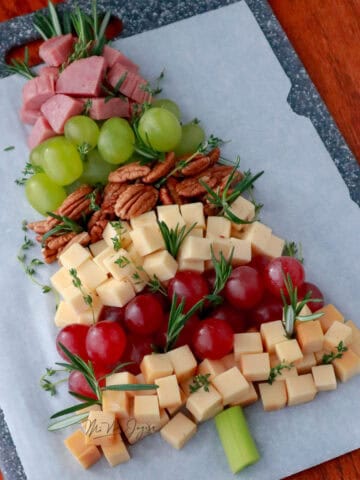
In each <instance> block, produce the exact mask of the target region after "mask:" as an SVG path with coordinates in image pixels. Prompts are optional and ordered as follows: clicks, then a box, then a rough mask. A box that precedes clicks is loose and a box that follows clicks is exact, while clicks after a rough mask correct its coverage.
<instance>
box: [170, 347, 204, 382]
mask: <svg viewBox="0 0 360 480" xmlns="http://www.w3.org/2000/svg"><path fill="white" fill-rule="evenodd" d="M168 355H169V359H170V362H171V364H172V366H173V367H174V372H175V375H176V378H177V381H178V382H179V383H180V382H183V381H184V380H186V379H188V378H190V377H192V376H193V375H194V374H195V371H196V368H197V361H196V358H195V357H194V355H193V353H192V351H191V350H190V348H189V346H188V345H183V346H181V347H178V348H175V349H174V350H170V352H169V353H168Z"/></svg>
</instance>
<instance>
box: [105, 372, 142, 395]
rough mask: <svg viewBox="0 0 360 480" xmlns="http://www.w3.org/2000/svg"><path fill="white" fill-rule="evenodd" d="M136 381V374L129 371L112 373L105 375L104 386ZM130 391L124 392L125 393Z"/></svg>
mask: <svg viewBox="0 0 360 480" xmlns="http://www.w3.org/2000/svg"><path fill="white" fill-rule="evenodd" d="M136 383H138V382H137V379H136V376H135V375H133V374H132V373H130V372H118V373H113V374H112V375H109V376H107V377H106V386H107V387H108V386H110V385H135V384H136ZM128 393H130V391H129V392H126V394H128Z"/></svg>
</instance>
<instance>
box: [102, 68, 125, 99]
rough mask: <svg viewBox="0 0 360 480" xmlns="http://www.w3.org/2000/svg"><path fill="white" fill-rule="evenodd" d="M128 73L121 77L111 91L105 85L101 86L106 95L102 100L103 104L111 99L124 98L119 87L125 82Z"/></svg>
mask: <svg viewBox="0 0 360 480" xmlns="http://www.w3.org/2000/svg"><path fill="white" fill-rule="evenodd" d="M127 74H128V72H125V73H123V74H122V75H121V77H120V78H119V80H118V81H117V82H116V84H115V87H114V89H113V90H110V89H109V88H108V87H107V86H106V85H105V84H102V89H103V90H104V92H105V93H106V94H107V95H106V97H105V100H104V103H107V102H109V101H110V100H111V99H112V98H116V97H120V98H125V97H124V95H123V94H122V93H121V92H120V87H121V85H122V84H123V83H124V82H125V80H126V77H127Z"/></svg>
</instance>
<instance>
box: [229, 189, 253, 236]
mask: <svg viewBox="0 0 360 480" xmlns="http://www.w3.org/2000/svg"><path fill="white" fill-rule="evenodd" d="M231 212H232V213H233V214H234V215H236V216H237V217H238V218H240V219H241V220H245V221H251V220H253V218H254V217H255V205H254V204H253V203H252V202H250V201H249V200H247V199H246V198H244V197H241V196H239V197H238V198H237V199H236V200H234V201H233V203H232V204H231ZM232 227H233V228H234V229H236V230H242V229H243V227H244V224H241V223H240V224H238V223H233V224H232Z"/></svg>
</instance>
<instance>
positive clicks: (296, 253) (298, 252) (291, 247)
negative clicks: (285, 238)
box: [282, 241, 304, 263]
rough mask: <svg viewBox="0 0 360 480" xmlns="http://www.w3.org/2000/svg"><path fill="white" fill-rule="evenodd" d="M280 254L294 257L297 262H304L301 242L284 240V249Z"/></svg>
mask: <svg viewBox="0 0 360 480" xmlns="http://www.w3.org/2000/svg"><path fill="white" fill-rule="evenodd" d="M282 254H283V255H284V256H286V257H294V258H296V259H297V260H299V262H301V263H304V257H303V252H302V245H301V243H300V242H299V243H296V242H293V241H289V242H285V245H284V249H283V252H282Z"/></svg>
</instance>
